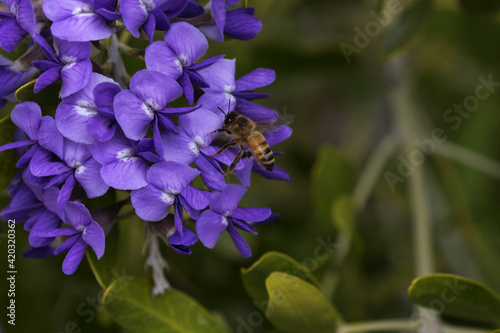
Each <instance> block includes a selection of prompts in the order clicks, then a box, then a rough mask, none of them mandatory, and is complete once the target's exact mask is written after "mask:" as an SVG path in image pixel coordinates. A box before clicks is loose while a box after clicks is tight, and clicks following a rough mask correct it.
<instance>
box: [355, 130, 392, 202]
mask: <svg viewBox="0 0 500 333" xmlns="http://www.w3.org/2000/svg"><path fill="white" fill-rule="evenodd" d="M398 136H399V135H398V134H396V133H391V134H389V135H388V136H386V137H385V138H384V139H383V140H382V141H381V142H380V143H379V144H378V146H377V148H376V149H375V151H374V152H373V153H372V154H371V156H370V158H369V160H368V162H367V163H366V166H365V167H364V169H363V172H362V173H361V176H360V177H359V181H358V183H357V184H356V187H355V188H354V194H353V200H354V205H355V206H356V210H357V211H358V212H361V211H363V209H364V208H365V205H366V202H367V201H368V198H369V196H370V193H371V192H372V191H373V187H374V186H375V184H376V183H377V180H379V179H380V174H381V173H382V169H383V167H384V166H385V164H386V163H387V160H388V159H389V158H390V157H391V155H392V154H393V153H394V151H395V150H396V147H397V146H398V145H399V142H398Z"/></svg>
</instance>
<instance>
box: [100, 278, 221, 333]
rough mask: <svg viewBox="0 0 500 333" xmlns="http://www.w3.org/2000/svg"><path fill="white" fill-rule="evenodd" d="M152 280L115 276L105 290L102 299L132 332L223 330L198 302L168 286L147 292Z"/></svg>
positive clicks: (114, 315) (116, 317)
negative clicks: (154, 293)
mask: <svg viewBox="0 0 500 333" xmlns="http://www.w3.org/2000/svg"><path fill="white" fill-rule="evenodd" d="M152 287H153V286H152V284H151V282H150V281H149V280H146V279H143V278H138V277H135V278H131V277H127V278H119V279H116V280H115V281H114V282H113V283H112V284H111V285H110V286H109V287H108V288H107V289H106V291H105V293H104V295H103V298H102V303H103V304H104V305H105V306H106V308H107V309H108V311H109V313H110V314H111V316H112V317H113V319H114V320H115V321H116V322H117V323H118V324H119V325H121V326H122V327H123V328H124V329H125V330H127V331H129V332H133V333H154V332H169V333H199V332H204V333H222V332H226V331H225V330H224V329H223V328H222V327H221V325H220V323H219V322H217V321H216V320H215V318H214V317H212V315H210V313H209V312H208V311H207V310H206V309H205V308H203V307H202V306H201V305H200V304H199V303H198V302H196V301H195V300H194V299H192V298H191V297H190V296H188V295H186V294H184V293H182V292H181V291H178V290H175V289H171V290H169V291H167V292H165V294H163V295H159V296H156V297H152V296H151V289H152Z"/></svg>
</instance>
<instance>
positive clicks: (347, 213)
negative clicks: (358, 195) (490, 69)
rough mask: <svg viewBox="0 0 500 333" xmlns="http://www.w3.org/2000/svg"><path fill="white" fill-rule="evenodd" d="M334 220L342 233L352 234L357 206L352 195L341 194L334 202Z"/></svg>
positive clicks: (332, 211) (332, 213)
mask: <svg viewBox="0 0 500 333" xmlns="http://www.w3.org/2000/svg"><path fill="white" fill-rule="evenodd" d="M331 215H332V221H333V224H334V225H335V227H337V228H338V229H339V230H340V231H341V232H342V233H344V234H346V235H348V236H351V235H352V233H353V232H354V226H355V221H356V208H355V207H354V203H353V201H352V198H351V196H347V195H344V196H341V197H339V198H338V199H337V200H335V201H334V203H333V204H332V209H331Z"/></svg>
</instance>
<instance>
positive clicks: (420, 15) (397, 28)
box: [380, 0, 432, 57]
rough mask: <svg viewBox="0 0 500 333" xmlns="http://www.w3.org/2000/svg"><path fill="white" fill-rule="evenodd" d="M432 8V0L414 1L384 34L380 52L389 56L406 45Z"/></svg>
mask: <svg viewBox="0 0 500 333" xmlns="http://www.w3.org/2000/svg"><path fill="white" fill-rule="evenodd" d="M431 10H432V1H431V0H419V1H416V2H414V3H413V4H412V5H411V6H410V7H409V8H407V9H406V10H405V11H404V12H403V13H402V14H401V16H400V17H399V18H398V20H397V21H396V22H395V23H394V24H392V25H391V26H389V28H388V29H387V31H386V32H385V34H384V35H383V36H382V39H381V41H380V53H381V54H382V55H383V56H385V57H387V56H389V55H391V54H392V53H394V52H396V51H398V50H400V49H402V48H403V47H405V46H406V45H407V44H408V43H409V42H410V41H411V40H412V39H413V38H414V37H415V36H416V35H417V32H418V31H419V30H420V29H421V28H422V26H423V25H424V23H425V21H426V19H427V17H428V16H429V14H430V12H431Z"/></svg>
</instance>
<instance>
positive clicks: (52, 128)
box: [38, 116, 64, 159]
mask: <svg viewBox="0 0 500 333" xmlns="http://www.w3.org/2000/svg"><path fill="white" fill-rule="evenodd" d="M38 143H39V144H40V146H42V147H43V148H45V149H47V150H48V151H50V152H52V153H54V154H56V155H57V156H58V157H59V158H60V159H62V158H63V151H64V138H63V136H62V135H61V133H59V131H58V130H57V128H56V122H55V120H54V118H51V117H47V116H46V117H43V118H42V123H41V124H40V130H39V131H38Z"/></svg>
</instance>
